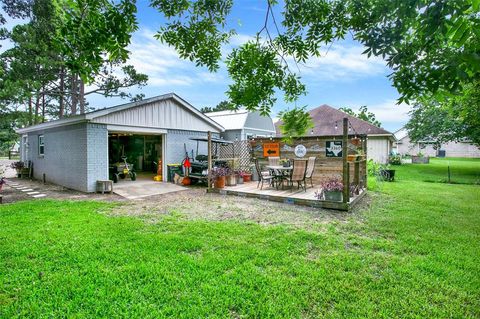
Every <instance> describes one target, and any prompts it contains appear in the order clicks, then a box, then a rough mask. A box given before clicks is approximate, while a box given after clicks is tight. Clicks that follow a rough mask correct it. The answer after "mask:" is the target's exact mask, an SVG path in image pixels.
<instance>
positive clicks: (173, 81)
mask: <svg viewBox="0 0 480 319" xmlns="http://www.w3.org/2000/svg"><path fill="white" fill-rule="evenodd" d="M154 35H155V32H153V31H151V30H150V29H148V28H142V30H141V31H139V32H137V33H135V34H134V35H133V40H132V44H131V45H130V46H129V47H128V50H129V51H130V52H131V55H130V59H129V61H128V63H129V64H132V65H133V66H134V67H135V69H136V70H137V71H138V72H141V73H145V74H147V75H148V77H149V82H148V85H149V86H153V87H165V86H192V85H196V84H201V83H212V82H218V83H220V82H223V81H225V79H224V78H223V76H222V75H221V74H213V73H209V72H208V71H205V69H203V68H200V67H196V66H195V64H194V63H193V62H191V61H188V60H183V59H181V58H180V57H179V55H178V53H177V52H176V51H175V49H173V48H171V47H169V46H167V45H166V44H163V43H161V42H160V41H158V40H157V39H155V38H154Z"/></svg>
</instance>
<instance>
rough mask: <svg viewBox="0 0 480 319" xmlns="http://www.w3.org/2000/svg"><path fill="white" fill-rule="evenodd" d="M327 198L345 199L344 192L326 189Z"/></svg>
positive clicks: (334, 200)
mask: <svg viewBox="0 0 480 319" xmlns="http://www.w3.org/2000/svg"><path fill="white" fill-rule="evenodd" d="M324 195H325V200H328V201H331V202H341V201H342V200H343V193H342V192H329V191H325V192H324Z"/></svg>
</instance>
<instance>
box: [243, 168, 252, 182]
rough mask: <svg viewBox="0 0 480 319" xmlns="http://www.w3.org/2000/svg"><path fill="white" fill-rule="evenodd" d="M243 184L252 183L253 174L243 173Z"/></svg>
mask: <svg viewBox="0 0 480 319" xmlns="http://www.w3.org/2000/svg"><path fill="white" fill-rule="evenodd" d="M242 176H243V182H245V183H248V182H251V181H252V173H250V172H249V171H243V174H242Z"/></svg>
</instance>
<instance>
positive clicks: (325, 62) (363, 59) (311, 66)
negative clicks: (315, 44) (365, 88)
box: [299, 44, 387, 81]
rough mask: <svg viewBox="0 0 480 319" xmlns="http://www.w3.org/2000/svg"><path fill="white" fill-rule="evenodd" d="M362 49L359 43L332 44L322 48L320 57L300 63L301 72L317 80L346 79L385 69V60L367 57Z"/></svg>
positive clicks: (380, 72) (378, 72) (377, 73)
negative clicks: (352, 44)
mask: <svg viewBox="0 0 480 319" xmlns="http://www.w3.org/2000/svg"><path fill="white" fill-rule="evenodd" d="M363 51H364V48H363V47H362V46H359V45H355V46H347V45H343V44H333V45H332V46H331V47H330V49H325V50H322V53H321V56H320V57H311V58H310V59H308V60H307V61H306V63H304V64H300V65H299V67H300V71H301V74H303V75H304V76H305V77H307V76H308V77H312V78H313V79H317V80H318V79H320V80H325V79H326V80H338V81H348V80H351V79H356V78H359V77H366V76H376V75H380V74H384V73H385V72H386V71H387V67H386V65H385V61H383V60H382V59H381V58H378V57H370V58H368V57H367V56H366V55H365V54H362V52H363Z"/></svg>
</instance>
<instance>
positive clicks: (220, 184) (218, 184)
mask: <svg viewBox="0 0 480 319" xmlns="http://www.w3.org/2000/svg"><path fill="white" fill-rule="evenodd" d="M225 180H226V178H225V176H218V177H217V178H216V179H215V182H214V186H215V188H224V187H225Z"/></svg>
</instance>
